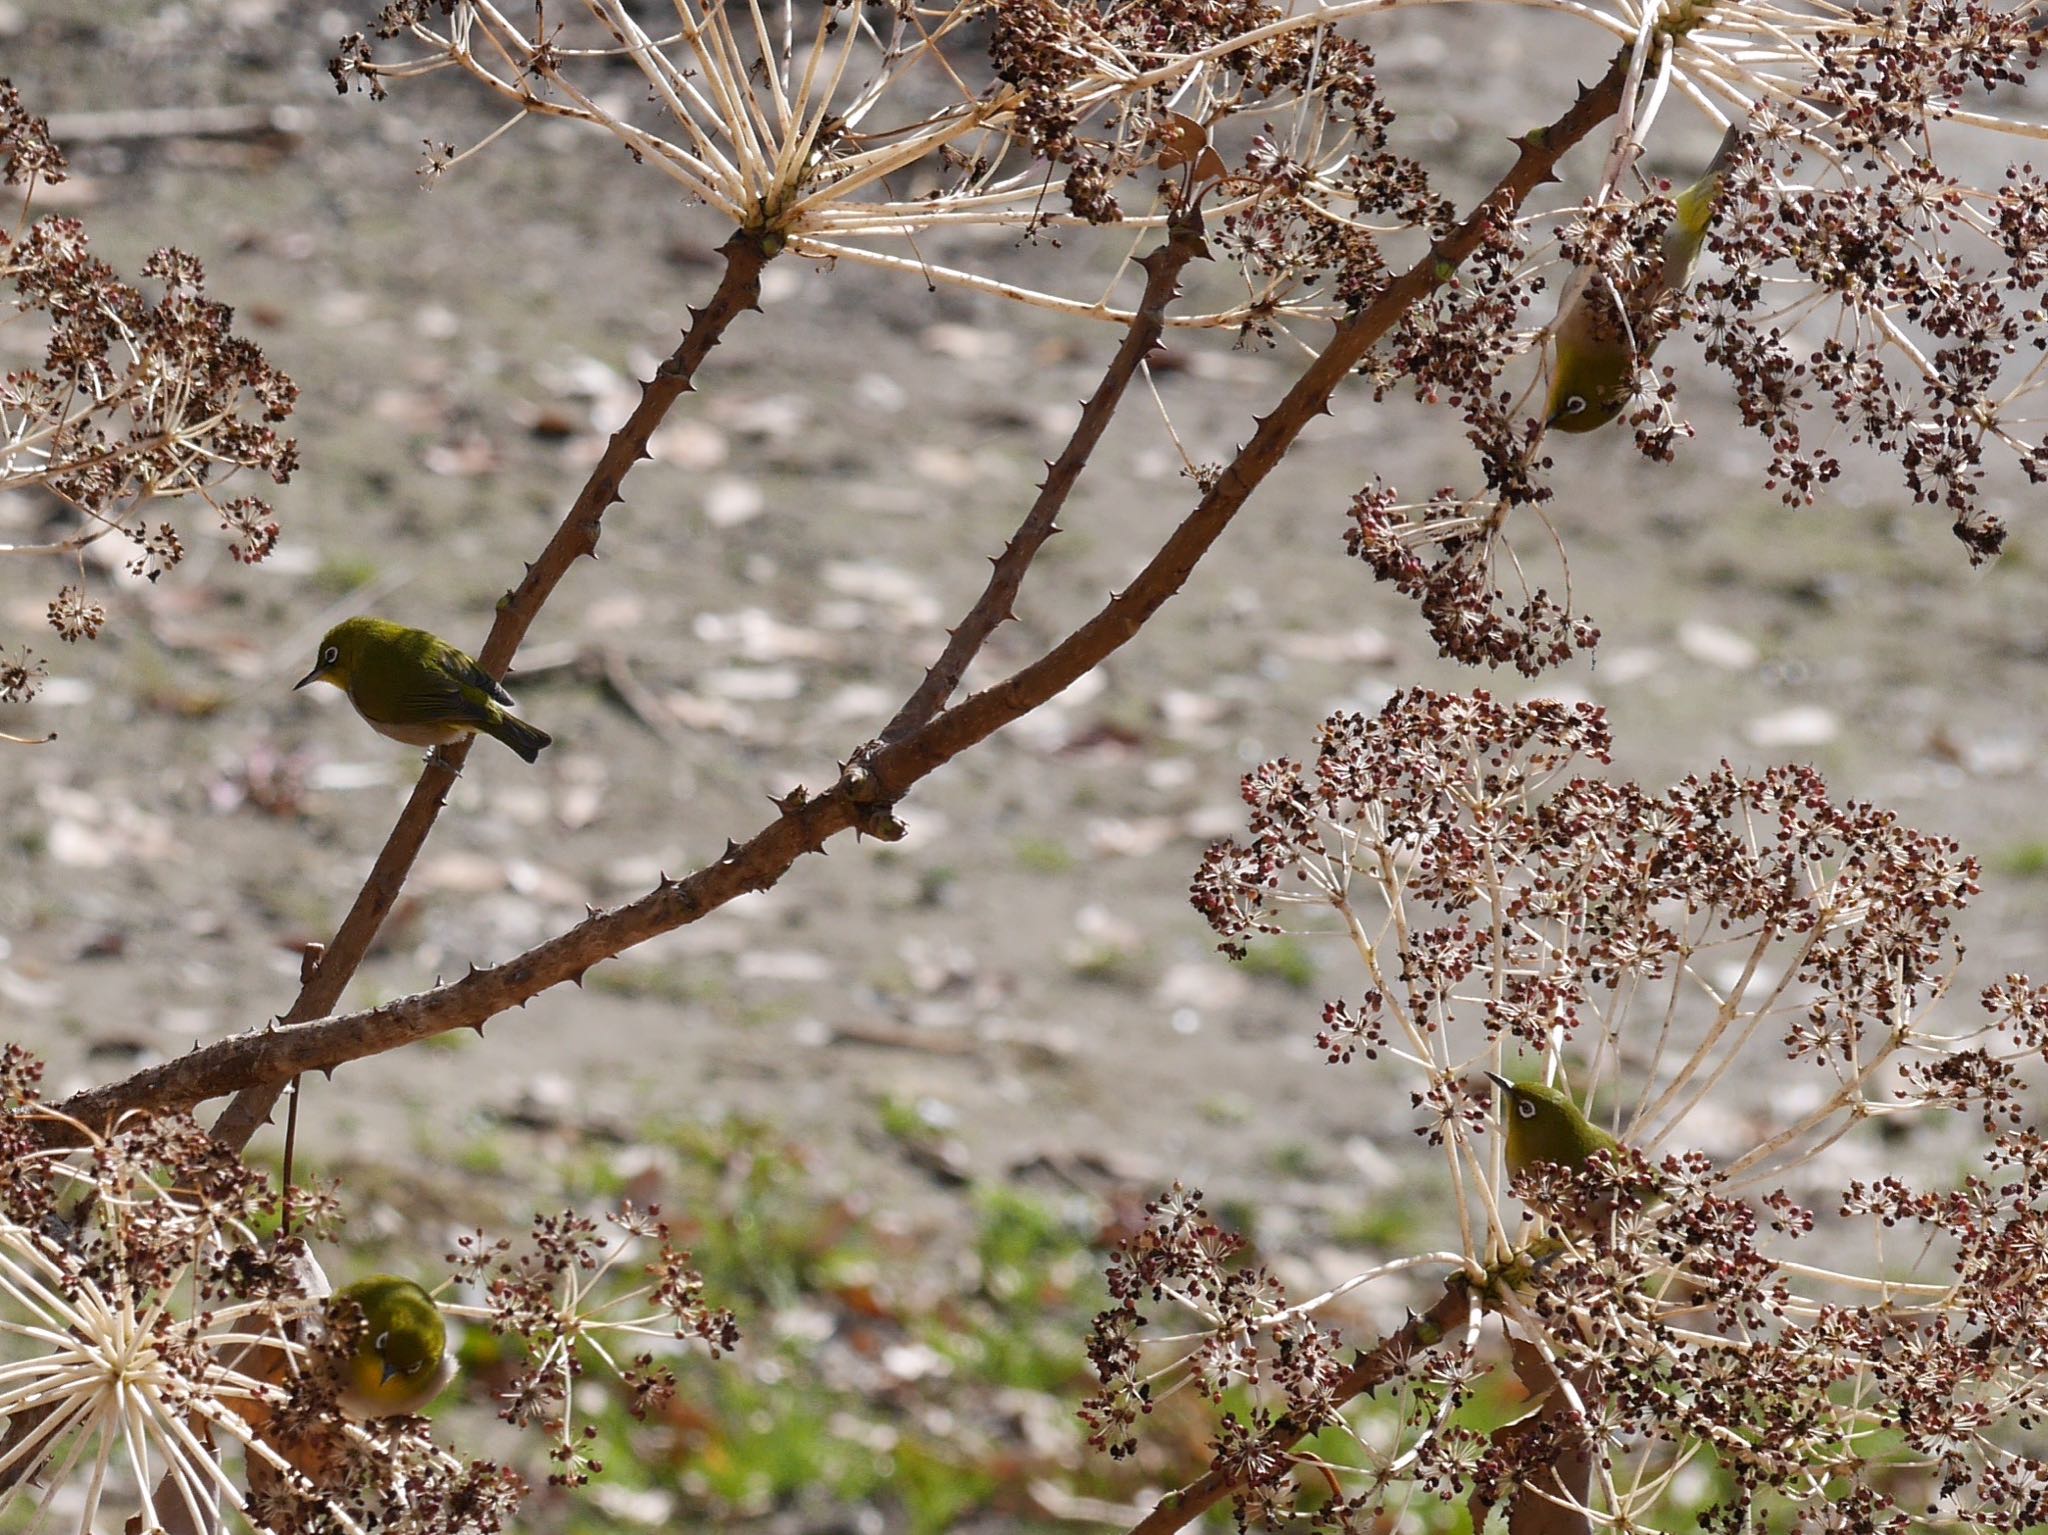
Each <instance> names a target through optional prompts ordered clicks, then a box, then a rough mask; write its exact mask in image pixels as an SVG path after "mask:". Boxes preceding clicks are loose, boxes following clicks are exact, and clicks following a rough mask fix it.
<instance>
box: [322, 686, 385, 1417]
mask: <svg viewBox="0 0 2048 1535" xmlns="http://www.w3.org/2000/svg"><path fill="white" fill-rule="evenodd" d="M308 680H311V679H308ZM377 1363H378V1365H379V1366H380V1367H381V1368H382V1369H383V1371H384V1379H383V1380H381V1381H379V1382H378V1383H377V1384H378V1385H380V1386H381V1385H385V1384H387V1383H388V1382H389V1381H390V1379H391V1377H392V1376H394V1375H396V1374H397V1373H398V1371H396V1370H394V1369H392V1368H391V1366H390V1365H389V1364H387V1363H385V1361H383V1360H382V1359H380V1360H378V1361H377Z"/></svg>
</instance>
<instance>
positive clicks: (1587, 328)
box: [1544, 127, 1742, 432]
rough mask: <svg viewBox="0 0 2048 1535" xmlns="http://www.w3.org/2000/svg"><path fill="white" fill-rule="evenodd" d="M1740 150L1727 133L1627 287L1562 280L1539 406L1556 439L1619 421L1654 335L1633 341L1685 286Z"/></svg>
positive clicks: (1580, 278) (1736, 133)
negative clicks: (1642, 343)
mask: <svg viewBox="0 0 2048 1535" xmlns="http://www.w3.org/2000/svg"><path fill="white" fill-rule="evenodd" d="M1741 143H1742V130H1741V128H1740V127H1730V128H1729V130H1728V132H1727V133H1726V134H1725V135H1724V136H1723V137H1722V139H1721V147H1720V148H1719V149H1718V150H1716V151H1715V152H1714V158H1713V159H1712V160H1711V161H1709V162H1708V164H1707V168H1706V170H1705V171H1704V172H1703V173H1702V174H1701V176H1700V178H1699V180H1697V181H1695V182H1694V183H1693V184H1692V185H1691V186H1689V187H1687V188H1686V189H1685V190H1684V191H1682V192H1680V193H1679V194H1678V196H1677V198H1676V199H1674V201H1675V202H1676V204H1677V207H1676V210H1675V211H1674V212H1673V213H1672V216H1671V226H1670V227H1669V228H1668V229H1666V230H1665V231H1664V244H1663V248H1662V250H1660V251H1659V252H1658V255H1657V259H1656V260H1655V261H1653V262H1650V263H1649V264H1648V265H1647V266H1646V267H1645V269H1644V271H1643V272H1642V273H1641V274H1640V275H1639V276H1638V277H1636V278H1635V279H1634V281H1633V282H1630V283H1628V284H1627V285H1626V286H1625V287H1622V288H1619V289H1618V288H1617V286H1616V282H1615V279H1614V277H1613V276H1611V275H1610V274H1608V273H1606V272H1603V271H1602V270H1600V268H1598V267H1597V266H1579V267H1574V268H1573V269H1572V273H1571V276H1570V277H1568V278H1566V279H1565V284H1564V291H1563V292H1562V293H1560V294H1559V295H1558V300H1557V318H1556V319H1554V320H1552V321H1551V323H1550V329H1551V338H1552V343H1553V345H1554V346H1555V348H1556V355H1555V357H1554V359H1553V361H1552V364H1551V369H1550V398H1549V400H1548V402H1547V403H1546V404H1545V406H1544V418H1545V421H1546V422H1547V424H1548V425H1550V426H1552V427H1554V428H1556V429H1557V430H1558V431H1560V432H1590V431H1594V430H1596V429H1598V428H1600V427H1603V426H1605V425H1606V424H1607V423H1608V422H1610V421H1612V420H1613V419H1614V418H1615V417H1616V416H1618V415H1620V414H1621V413H1622V410H1623V408H1624V407H1625V406H1626V405H1627V404H1628V400H1629V394H1630V389H1631V383H1632V380H1633V379H1634V376H1635V370H1636V367H1637V365H1638V364H1639V363H1642V362H1644V361H1646V360H1647V359H1648V357H1649V355H1650V353H1651V352H1652V351H1655V350H1656V337H1655V336H1654V335H1653V336H1652V337H1651V339H1650V342H1649V345H1648V346H1647V347H1639V345H1638V343H1637V340H1636V338H1637V337H1638V336H1641V335H1643V334H1644V332H1645V330H1646V329H1649V328H1650V327H1649V324H1648V322H1649V321H1650V318H1651V316H1652V315H1653V314H1654V313H1655V311H1656V309H1657V308H1658V306H1659V305H1661V304H1664V303H1665V302H1667V301H1668V300H1670V299H1671V298H1673V297H1675V296H1676V295H1678V294H1680V293H1683V292H1684V291H1685V289H1686V287H1687V285H1688V284H1690V283H1691V282H1692V271H1693V268H1694V267H1695V266H1696V265H1698V263H1699V259H1700V250H1701V248H1702V247H1703V246H1704V245H1705V244H1706V243H1707V230H1708V228H1709V227H1710V226H1711V225H1712V224H1713V222H1714V210H1715V208H1716V207H1717V206H1718V204H1719V203H1720V199H1721V189H1722V186H1723V185H1724V184H1725V182H1726V180H1727V172H1728V167H1729V165H1730V163H1732V162H1733V160H1734V158H1735V151H1736V150H1737V148H1739V147H1740V146H1741Z"/></svg>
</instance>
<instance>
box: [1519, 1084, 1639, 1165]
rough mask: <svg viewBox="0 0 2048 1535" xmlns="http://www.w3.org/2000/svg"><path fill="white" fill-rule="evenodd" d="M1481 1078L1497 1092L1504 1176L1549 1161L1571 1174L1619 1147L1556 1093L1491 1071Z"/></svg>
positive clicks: (1560, 1091)
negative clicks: (1504, 1135)
mask: <svg viewBox="0 0 2048 1535" xmlns="http://www.w3.org/2000/svg"><path fill="white" fill-rule="evenodd" d="M1486 1075H1487V1076H1488V1077H1489V1078H1490V1079H1491V1080H1492V1082H1493V1085H1494V1086H1495V1087H1497V1088H1499V1089H1500V1091H1501V1099H1502V1104H1501V1119H1502V1120H1503V1122H1504V1123H1505V1124H1506V1126H1507V1143H1508V1144H1507V1157H1508V1171H1509V1172H1510V1173H1519V1172H1520V1171H1521V1170H1522V1169H1523V1168H1525V1167H1528V1166H1530V1165H1531V1164H1533V1163H1536V1162H1554V1163H1556V1164H1557V1165H1558V1166H1559V1167H1564V1168H1570V1169H1572V1170H1573V1171H1576V1170H1577V1169H1579V1168H1581V1167H1584V1166H1585V1165H1586V1162H1587V1159H1588V1158H1590V1157H1591V1156H1592V1155H1593V1153H1594V1152H1596V1151H1611V1150H1613V1149H1614V1148H1615V1147H1616V1146H1618V1145H1620V1144H1621V1143H1620V1142H1619V1141H1617V1140H1615V1138H1614V1137H1613V1136H1611V1135H1609V1134H1608V1133H1607V1132H1606V1131H1605V1130H1603V1129H1601V1128H1600V1127H1599V1126H1598V1125H1596V1124H1594V1123H1592V1122H1591V1121H1590V1120H1588V1119H1587V1118H1586V1116H1585V1115H1584V1114H1582V1113H1580V1112H1579V1106H1578V1105H1577V1104H1576V1103H1574V1102H1572V1100H1571V1095H1570V1094H1569V1093H1567V1092H1565V1091H1564V1090H1563V1089H1562V1088H1557V1087H1545V1086H1544V1085H1543V1084H1542V1083H1540V1082H1510V1081H1509V1080H1508V1079H1507V1078H1506V1077H1503V1076H1499V1075H1496V1074H1495V1073H1493V1072H1491V1071H1489V1072H1488V1073H1487V1074H1486Z"/></svg>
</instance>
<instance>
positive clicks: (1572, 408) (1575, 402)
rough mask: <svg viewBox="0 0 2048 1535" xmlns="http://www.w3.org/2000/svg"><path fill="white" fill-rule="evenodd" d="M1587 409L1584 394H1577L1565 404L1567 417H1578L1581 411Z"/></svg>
mask: <svg viewBox="0 0 2048 1535" xmlns="http://www.w3.org/2000/svg"><path fill="white" fill-rule="evenodd" d="M1585 408H1586V397H1585V396H1584V395H1582V394H1575V395H1573V396H1572V397H1571V398H1570V399H1569V400H1566V401H1565V402H1564V413H1565V414H1566V415H1567V416H1576V415H1577V414H1578V413H1579V412H1580V411H1582V410H1584V409H1585Z"/></svg>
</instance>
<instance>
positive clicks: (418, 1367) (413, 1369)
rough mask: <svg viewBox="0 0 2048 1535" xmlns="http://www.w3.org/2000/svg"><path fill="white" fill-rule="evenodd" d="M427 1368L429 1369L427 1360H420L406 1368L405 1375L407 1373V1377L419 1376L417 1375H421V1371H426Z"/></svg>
mask: <svg viewBox="0 0 2048 1535" xmlns="http://www.w3.org/2000/svg"><path fill="white" fill-rule="evenodd" d="M426 1367H427V1362H426V1360H424V1359H421V1360H418V1361H417V1362H415V1363H413V1364H412V1365H409V1366H408V1367H407V1368H406V1372H405V1373H406V1374H407V1375H417V1374H419V1373H420V1371H422V1370H424V1369H425V1368H426Z"/></svg>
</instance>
